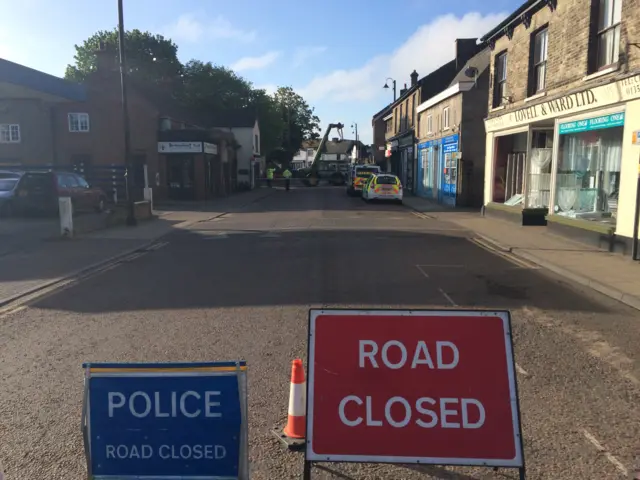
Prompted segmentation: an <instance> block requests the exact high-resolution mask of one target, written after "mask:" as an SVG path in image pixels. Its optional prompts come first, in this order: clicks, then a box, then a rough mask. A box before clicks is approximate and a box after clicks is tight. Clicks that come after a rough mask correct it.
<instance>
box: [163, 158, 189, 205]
mask: <svg viewBox="0 0 640 480" xmlns="http://www.w3.org/2000/svg"><path fill="white" fill-rule="evenodd" d="M194 177H195V172H194V159H193V156H192V155H172V156H169V155H168V156H167V187H168V189H169V195H168V196H169V198H170V199H171V200H195V193H196V192H195V183H194Z"/></svg>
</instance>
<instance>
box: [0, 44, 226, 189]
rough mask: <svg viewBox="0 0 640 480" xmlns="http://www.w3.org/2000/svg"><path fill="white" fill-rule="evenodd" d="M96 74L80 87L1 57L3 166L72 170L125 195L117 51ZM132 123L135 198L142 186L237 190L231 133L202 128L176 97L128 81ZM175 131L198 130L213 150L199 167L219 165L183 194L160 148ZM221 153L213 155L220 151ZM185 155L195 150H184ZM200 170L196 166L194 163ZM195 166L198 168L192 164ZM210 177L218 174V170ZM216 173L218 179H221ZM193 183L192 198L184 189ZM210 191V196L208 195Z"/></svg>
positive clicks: (181, 134)
mask: <svg viewBox="0 0 640 480" xmlns="http://www.w3.org/2000/svg"><path fill="white" fill-rule="evenodd" d="M97 56H98V59H97V60H98V61H97V69H96V71H95V72H93V73H92V74H91V75H90V76H89V77H88V78H87V80H86V81H85V83H84V84H81V85H80V84H76V83H73V82H69V81H66V80H63V79H61V78H57V77H54V76H51V75H47V74H45V73H43V72H38V71H36V70H33V69H30V68H27V67H24V66H22V65H18V64H15V63H12V62H8V61H6V60H2V59H0V168H13V169H25V168H29V169H59V170H74V171H77V172H78V173H81V174H83V175H84V176H85V177H86V178H87V180H88V181H89V182H90V183H92V184H95V185H97V186H100V187H102V188H103V189H104V190H105V191H106V192H107V193H108V194H109V196H110V197H111V196H112V195H113V198H117V199H124V198H125V191H124V189H125V176H124V173H125V155H124V139H123V118H122V109H121V90H120V79H119V69H118V66H117V64H116V63H114V58H115V57H114V54H113V52H107V51H101V52H97ZM129 87H130V88H129V91H128V102H129V105H128V106H129V124H130V132H131V157H132V158H131V161H132V168H131V171H130V177H129V180H130V181H131V184H132V186H133V189H132V192H133V194H134V196H135V198H136V199H140V198H142V190H143V187H144V186H145V185H146V184H148V185H149V186H150V187H152V188H153V189H154V198H155V199H164V198H198V199H204V198H207V197H210V196H215V195H223V194H226V193H228V192H229V191H232V190H233V189H234V182H233V178H232V174H231V172H232V171H235V167H233V168H230V167H229V166H227V167H225V165H227V164H228V163H229V162H231V163H232V164H235V156H236V147H237V145H236V143H235V139H234V138H233V135H232V134H223V133H222V132H219V131H216V130H214V129H204V128H199V127H198V126H197V125H196V123H198V122H194V121H193V118H194V117H193V115H192V113H191V112H189V111H184V110H183V109H180V108H177V107H176V106H175V105H171V104H170V103H171V102H168V101H167V99H169V98H170V97H171V95H170V92H156V91H152V90H150V89H149V88H146V87H145V86H141V85H138V84H137V83H136V82H135V81H134V79H130V81H129ZM168 130H172V131H174V132H175V133H173V134H171V135H170V136H171V139H172V141H174V142H176V141H183V140H184V141H191V140H192V138H191V133H189V131H190V130H199V131H201V132H202V133H201V134H200V135H201V136H203V140H201V141H205V142H206V143H210V144H212V145H214V147H209V148H208V153H206V154H205V152H204V145H203V144H201V146H200V149H201V152H202V154H203V156H202V159H200V158H198V159H197V160H196V163H198V162H207V164H208V163H209V160H208V158H209V157H208V156H211V160H210V162H211V163H212V165H217V164H218V163H220V165H221V166H220V168H217V167H214V168H211V169H209V170H205V169H204V167H203V168H198V170H197V172H200V173H202V172H204V171H207V172H215V175H222V176H223V177H222V178H217V177H216V178H213V177H206V176H202V175H199V174H197V172H196V171H195V170H194V171H193V172H192V174H191V177H189V176H188V175H187V174H186V173H184V175H187V176H186V177H185V178H186V180H185V182H182V183H180V188H179V190H180V192H174V191H173V190H172V187H171V186H172V185H176V184H177V183H176V181H175V178H173V179H172V178H171V176H170V173H171V172H172V171H175V169H171V168H170V167H169V166H168V162H170V161H171V160H168V158H172V156H170V155H169V152H167V151H160V150H159V147H160V145H161V144H160V143H159V134H162V135H165V136H166V135H167V133H166V131H168ZM214 151H215V153H214ZM182 153H183V154H185V155H189V153H185V152H182ZM194 165H195V164H194ZM194 168H195V167H194ZM212 175H214V174H213V173H212ZM215 175H214V176H215ZM189 178H192V179H193V182H192V185H191V187H192V192H191V194H185V185H188V184H189ZM207 178H209V180H208V181H207ZM205 192H206V193H205Z"/></svg>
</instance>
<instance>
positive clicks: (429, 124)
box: [427, 115, 433, 133]
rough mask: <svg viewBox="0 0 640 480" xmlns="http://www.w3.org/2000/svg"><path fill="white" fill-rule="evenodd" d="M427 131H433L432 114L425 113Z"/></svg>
mask: <svg viewBox="0 0 640 480" xmlns="http://www.w3.org/2000/svg"><path fill="white" fill-rule="evenodd" d="M427 133H433V116H432V115H427Z"/></svg>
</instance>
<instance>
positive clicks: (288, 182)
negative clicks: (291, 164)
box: [282, 168, 291, 191]
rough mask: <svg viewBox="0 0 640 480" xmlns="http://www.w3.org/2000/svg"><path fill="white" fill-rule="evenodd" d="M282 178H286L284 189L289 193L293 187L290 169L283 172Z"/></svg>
mask: <svg viewBox="0 0 640 480" xmlns="http://www.w3.org/2000/svg"><path fill="white" fill-rule="evenodd" d="M282 176H283V177H284V187H285V189H286V190H287V191H289V186H290V185H291V172H290V171H289V169H288V168H286V169H285V170H284V172H282Z"/></svg>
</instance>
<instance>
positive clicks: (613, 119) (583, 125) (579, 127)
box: [558, 112, 624, 135]
mask: <svg viewBox="0 0 640 480" xmlns="http://www.w3.org/2000/svg"><path fill="white" fill-rule="evenodd" d="M623 125H624V112H619V113H612V114H611V115H601V116H599V117H594V118H586V119H584V120H575V121H573V122H566V123H561V124H560V125H559V126H558V133H559V134H560V135H565V134H568V133H579V132H590V131H591V130H602V129H604V128H613V127H621V126H623Z"/></svg>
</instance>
